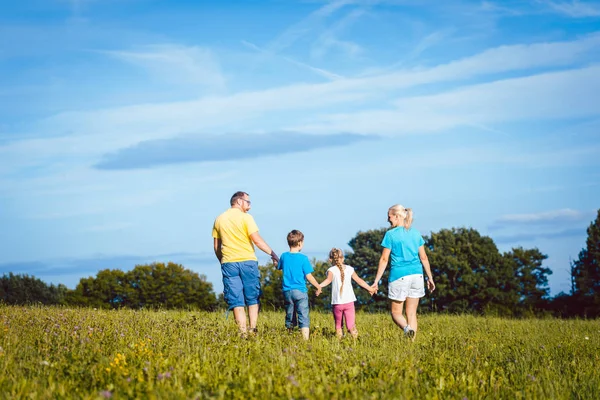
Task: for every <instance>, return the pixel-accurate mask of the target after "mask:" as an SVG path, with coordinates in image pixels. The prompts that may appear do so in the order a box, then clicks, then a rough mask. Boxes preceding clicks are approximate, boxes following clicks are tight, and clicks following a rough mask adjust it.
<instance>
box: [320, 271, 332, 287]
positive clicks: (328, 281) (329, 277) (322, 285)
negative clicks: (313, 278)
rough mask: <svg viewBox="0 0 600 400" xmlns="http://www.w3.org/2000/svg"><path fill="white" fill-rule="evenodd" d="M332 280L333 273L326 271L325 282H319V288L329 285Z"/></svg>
mask: <svg viewBox="0 0 600 400" xmlns="http://www.w3.org/2000/svg"><path fill="white" fill-rule="evenodd" d="M332 280H333V272H331V271H328V272H327V278H325V280H324V281H323V282H321V283H320V284H319V286H321V287H322V288H324V287H325V286H327V285H329V284H330V283H331V281H332Z"/></svg>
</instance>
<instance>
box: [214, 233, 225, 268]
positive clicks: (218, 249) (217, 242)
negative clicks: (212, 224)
mask: <svg viewBox="0 0 600 400" xmlns="http://www.w3.org/2000/svg"><path fill="white" fill-rule="evenodd" d="M213 239H214V240H213V247H214V249H215V256H217V259H218V260H219V263H221V260H222V259H223V253H222V252H221V239H217V238H213Z"/></svg>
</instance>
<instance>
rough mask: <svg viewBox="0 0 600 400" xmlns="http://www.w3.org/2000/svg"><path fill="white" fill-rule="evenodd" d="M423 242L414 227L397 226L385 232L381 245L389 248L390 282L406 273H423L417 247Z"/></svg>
mask: <svg viewBox="0 0 600 400" xmlns="http://www.w3.org/2000/svg"><path fill="white" fill-rule="evenodd" d="M424 244H425V241H424V240H423V237H422V236H421V233H420V232H419V231H418V230H416V229H414V228H410V229H409V230H406V229H404V227H403V226H398V227H396V228H393V229H390V230H389V231H387V232H386V233H385V236H384V237H383V241H382V242H381V245H382V246H383V247H385V248H386V249H390V250H391V263H390V264H391V268H390V280H389V281H390V282H393V281H395V280H396V279H400V278H402V277H403V276H406V275H413V274H422V273H423V265H422V264H421V259H420V258H419V247H421V246H423V245H424Z"/></svg>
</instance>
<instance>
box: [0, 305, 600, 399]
mask: <svg viewBox="0 0 600 400" xmlns="http://www.w3.org/2000/svg"><path fill="white" fill-rule="evenodd" d="M311 318H312V332H311V333H312V335H311V339H310V340H309V341H306V342H305V341H303V340H302V339H301V337H300V333H299V332H296V333H292V334H290V333H288V332H287V331H286V330H285V329H284V326H283V319H284V314H283V312H272V311H269V312H262V313H261V315H260V321H259V332H258V334H257V335H256V336H253V337H249V338H247V339H244V338H241V337H240V336H239V335H238V333H237V330H236V327H235V325H234V321H233V315H232V314H230V315H229V316H226V314H225V313H224V312H214V313H209V312H198V311H133V310H118V311H104V310H93V309H69V308H60V307H41V306H28V307H11V306H3V305H0V397H1V398H10V399H13V398H14V399H19V398H33V399H57V398H58V399H60V398H82V399H103V398H113V399H123V398H144V399H180V398H181V399H225V398H226V399H242V398H243V399H252V398H257V399H258V398H260V399H265V398H290V399H291V398H294V399H497V398H505V399H519V398H522V399H598V398H600V373H599V372H598V369H599V367H598V366H599V365H600V321H598V320H587V321H586V320H557V319H524V320H516V319H503V318H492V317H475V316H464V315H463V316H453V315H423V316H421V317H420V325H419V334H418V335H417V338H416V341H415V342H411V341H409V340H407V339H405V338H404V337H403V335H402V334H401V332H400V331H399V330H398V329H397V328H396V327H395V326H394V325H393V324H392V321H391V319H390V318H389V316H388V315H387V314H367V313H358V315H357V327H358V329H359V332H360V336H359V338H358V339H357V340H353V339H352V338H351V337H349V336H348V337H345V338H343V339H342V340H338V339H336V338H335V335H334V332H333V321H332V317H331V316H330V314H328V313H321V312H313V313H312V314H311Z"/></svg>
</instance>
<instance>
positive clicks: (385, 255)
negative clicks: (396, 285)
mask: <svg viewBox="0 0 600 400" xmlns="http://www.w3.org/2000/svg"><path fill="white" fill-rule="evenodd" d="M391 252H392V250H391V249H388V248H387V247H384V248H383V251H382V252H381V257H380V258H379V268H377V275H376V276H375V282H373V285H371V286H372V287H374V288H375V289H377V288H378V287H379V281H380V280H381V277H382V276H383V272H384V271H385V269H386V267H387V265H388V260H389V258H390V253H391Z"/></svg>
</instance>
